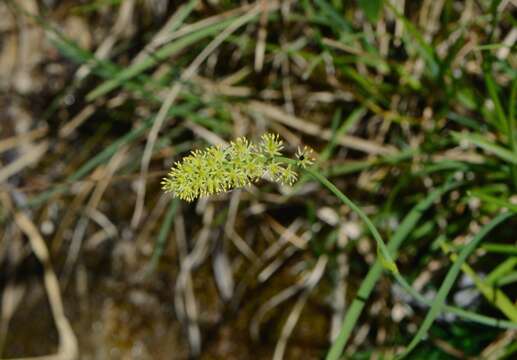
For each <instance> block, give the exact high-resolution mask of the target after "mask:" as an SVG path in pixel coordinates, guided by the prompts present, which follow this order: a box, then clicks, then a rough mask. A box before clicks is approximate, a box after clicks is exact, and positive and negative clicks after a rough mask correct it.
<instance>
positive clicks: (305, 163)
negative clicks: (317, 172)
mask: <svg viewBox="0 0 517 360" xmlns="http://www.w3.org/2000/svg"><path fill="white" fill-rule="evenodd" d="M296 158H297V159H298V164H299V165H300V167H302V168H304V169H305V168H308V167H309V166H311V165H313V164H314V160H315V157H314V151H313V150H312V149H311V148H310V147H308V146H304V147H303V149H302V148H300V147H299V148H298V151H297V152H296Z"/></svg>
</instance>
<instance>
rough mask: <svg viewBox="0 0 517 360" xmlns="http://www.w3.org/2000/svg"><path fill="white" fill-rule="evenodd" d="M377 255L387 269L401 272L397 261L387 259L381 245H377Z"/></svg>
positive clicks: (396, 272) (394, 272)
mask: <svg viewBox="0 0 517 360" xmlns="http://www.w3.org/2000/svg"><path fill="white" fill-rule="evenodd" d="M377 257H378V258H379V261H380V262H381V265H382V267H383V268H384V269H385V270H388V271H389V272H391V273H393V274H398V273H399V269H398V268H397V264H396V263H395V261H393V260H389V259H387V258H386V257H385V256H384V255H383V254H382V251H381V248H380V247H379V246H378V247H377Z"/></svg>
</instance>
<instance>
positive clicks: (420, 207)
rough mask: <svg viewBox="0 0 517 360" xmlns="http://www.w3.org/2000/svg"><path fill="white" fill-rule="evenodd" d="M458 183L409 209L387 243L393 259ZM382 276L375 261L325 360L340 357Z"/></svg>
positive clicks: (443, 188)
mask: <svg viewBox="0 0 517 360" xmlns="http://www.w3.org/2000/svg"><path fill="white" fill-rule="evenodd" d="M459 185H460V184H459V183H448V184H445V185H443V186H441V187H440V188H438V189H436V190H434V191H433V192H431V193H430V194H429V195H428V196H427V197H426V198H425V199H423V200H422V201H420V202H419V203H418V204H417V205H415V206H414V207H413V209H411V211H410V212H409V213H408V215H407V216H406V217H405V218H404V220H403V221H402V223H401V224H400V226H399V227H398V229H397V231H396V232H395V233H394V234H393V236H392V238H391V239H390V241H389V242H388V249H389V251H390V252H391V253H393V254H394V255H393V256H394V257H395V256H396V252H397V250H398V248H399V247H400V245H402V242H403V241H404V240H405V239H406V238H407V236H408V235H409V233H410V232H411V231H412V230H413V229H414V227H415V225H416V224H417V223H418V221H419V220H420V218H421V217H422V215H423V213H424V212H425V211H426V210H427V209H428V208H429V207H431V205H432V204H433V203H434V202H435V201H436V200H437V199H439V198H440V197H441V196H442V195H443V194H444V193H446V192H448V191H450V190H452V189H454V188H455V187H458V186H459ZM381 274H382V265H381V263H380V259H377V260H376V261H375V264H374V265H373V266H372V267H371V268H370V270H369V271H368V274H367V275H366V277H365V278H364V280H363V281H362V283H361V286H360V287H359V290H358V292H357V295H356V296H355V298H354V300H353V301H352V304H351V305H350V307H349V309H348V311H347V313H346V314H345V318H344V321H343V325H342V327H341V330H340V332H339V334H338V336H337V338H336V339H335V341H334V343H333V344H332V347H331V349H330V351H329V353H328V354H327V357H326V359H327V360H338V359H339V358H340V357H341V354H342V352H343V349H344V348H345V345H346V343H347V342H348V339H349V338H350V335H351V334H352V331H353V329H354V327H355V324H356V323H357V320H358V319H359V316H360V315H361V312H362V310H363V308H364V306H365V303H366V301H367V300H368V297H369V296H370V294H371V293H372V291H373V288H374V287H375V284H376V283H377V281H378V280H379V278H380V276H381Z"/></svg>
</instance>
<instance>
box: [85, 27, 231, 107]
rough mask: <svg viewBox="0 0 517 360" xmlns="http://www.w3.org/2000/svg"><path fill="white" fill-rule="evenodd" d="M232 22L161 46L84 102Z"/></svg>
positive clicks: (206, 28)
mask: <svg viewBox="0 0 517 360" xmlns="http://www.w3.org/2000/svg"><path fill="white" fill-rule="evenodd" d="M234 20H235V17H231V18H229V19H225V20H224V21H221V22H218V23H215V24H212V25H209V26H207V27H205V28H203V29H200V30H198V31H196V32H193V33H191V34H188V35H185V36H183V37H181V38H179V39H177V40H176V41H173V42H172V43H170V44H167V45H165V46H163V47H162V48H160V49H159V50H157V51H156V52H155V53H154V54H153V56H149V57H147V58H145V59H144V60H142V61H141V62H139V63H136V64H133V65H131V66H129V67H128V68H127V69H124V70H122V71H120V72H119V73H117V74H116V75H115V76H114V77H113V78H112V79H111V80H108V81H106V82H104V83H102V84H100V85H99V86H97V87H96V88H95V89H93V90H92V91H90V92H89V93H88V94H87V95H86V100H88V101H93V100H95V99H96V98H98V97H100V96H103V95H105V94H107V93H108V92H110V91H112V90H114V89H116V88H117V87H119V86H120V85H122V84H123V83H125V82H127V81H128V80H130V79H132V78H133V77H135V76H137V75H139V74H141V73H143V72H144V71H146V70H148V69H149V68H151V67H153V66H155V65H156V64H157V62H160V61H163V60H165V59H167V58H169V57H171V56H173V55H174V54H177V53H179V52H180V51H181V50H183V49H184V48H186V47H187V46H190V45H192V44H195V43H197V42H199V41H201V40H202V39H204V38H205V37H208V36H211V35H214V34H217V33H218V32H220V31H221V30H223V29H224V28H226V27H228V26H229V25H230V24H231V23H233V21H234Z"/></svg>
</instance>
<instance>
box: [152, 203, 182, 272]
mask: <svg viewBox="0 0 517 360" xmlns="http://www.w3.org/2000/svg"><path fill="white" fill-rule="evenodd" d="M179 204H180V200H178V199H172V201H171V202H170V204H169V208H168V209H167V213H166V214H165V217H164V219H163V222H162V226H161V227H160V232H159V233H158V238H157V239H156V244H155V246H154V251H153V255H152V257H151V261H150V263H149V267H148V273H149V272H151V271H153V270H154V269H156V266H157V265H158V262H159V261H160V258H161V257H162V255H163V252H164V250H165V245H166V244H167V235H168V234H169V232H170V230H171V227H172V222H173V221H174V215H176V212H177V210H178V206H179Z"/></svg>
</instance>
